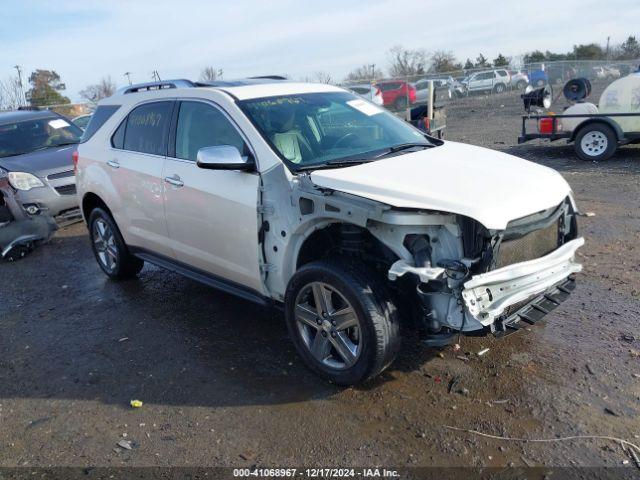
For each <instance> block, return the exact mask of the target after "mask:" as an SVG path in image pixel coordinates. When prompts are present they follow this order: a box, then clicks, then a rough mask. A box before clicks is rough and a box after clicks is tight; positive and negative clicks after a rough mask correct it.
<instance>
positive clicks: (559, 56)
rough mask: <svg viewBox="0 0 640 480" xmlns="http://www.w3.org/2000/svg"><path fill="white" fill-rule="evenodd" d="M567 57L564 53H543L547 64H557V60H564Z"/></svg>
mask: <svg viewBox="0 0 640 480" xmlns="http://www.w3.org/2000/svg"><path fill="white" fill-rule="evenodd" d="M567 57H568V55H567V54H566V53H553V52H550V51H549V50H547V51H546V52H544V59H545V60H547V61H549V62H557V61H559V60H566V59H567Z"/></svg>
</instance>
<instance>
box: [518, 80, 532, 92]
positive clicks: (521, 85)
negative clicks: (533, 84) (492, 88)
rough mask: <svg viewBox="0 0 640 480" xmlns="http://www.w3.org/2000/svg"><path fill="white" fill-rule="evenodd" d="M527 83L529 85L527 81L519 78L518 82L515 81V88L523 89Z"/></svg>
mask: <svg viewBox="0 0 640 480" xmlns="http://www.w3.org/2000/svg"><path fill="white" fill-rule="evenodd" d="M527 85H529V84H528V83H527V82H525V81H524V80H519V81H518V83H516V88H517V89H518V90H524V89H525V88H527Z"/></svg>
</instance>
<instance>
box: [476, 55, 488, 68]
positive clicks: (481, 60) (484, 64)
mask: <svg viewBox="0 0 640 480" xmlns="http://www.w3.org/2000/svg"><path fill="white" fill-rule="evenodd" d="M475 66H476V68H489V67H490V66H491V62H489V60H487V57H485V56H484V55H483V54H479V55H478V56H477V58H476V65H475Z"/></svg>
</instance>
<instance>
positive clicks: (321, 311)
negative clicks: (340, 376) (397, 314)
mask: <svg viewBox="0 0 640 480" xmlns="http://www.w3.org/2000/svg"><path fill="white" fill-rule="evenodd" d="M294 314H295V319H296V325H297V327H298V332H299V333H300V336H301V338H302V341H303V343H304V345H305V346H306V347H307V348H308V349H309V352H310V353H311V355H312V356H313V357H314V358H315V359H316V360H317V361H318V362H320V363H322V364H324V365H326V366H328V367H331V368H335V369H338V370H343V369H346V368H349V367H351V366H353V364H355V362H356V360H357V359H358V357H359V356H360V353H361V351H362V332H361V328H360V322H359V320H358V315H357V313H356V311H355V310H354V308H353V307H352V306H351V304H350V303H349V301H348V300H347V299H346V298H345V297H344V295H342V294H341V293H340V292H339V291H338V290H337V289H336V288H334V287H332V286H331V285H328V284H326V283H322V282H311V283H309V284H308V285H305V286H304V287H303V288H302V289H301V290H300V292H299V293H298V296H297V297H296V302H295V312H294Z"/></svg>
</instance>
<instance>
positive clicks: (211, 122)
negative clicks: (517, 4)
mask: <svg viewBox="0 0 640 480" xmlns="http://www.w3.org/2000/svg"><path fill="white" fill-rule="evenodd" d="M219 145H231V146H233V147H236V148H237V149H238V151H239V152H240V154H241V155H246V154H247V147H246V143H245V141H244V139H243V138H242V136H241V135H240V133H239V132H238V130H237V129H236V127H235V126H234V125H233V124H232V123H231V121H230V120H229V119H228V118H227V117H226V115H225V114H223V113H222V112H221V111H220V110H218V109H217V108H215V107H213V106H211V105H208V104H206V103H202V102H182V103H181V104H180V111H179V113H178V124H177V129H176V157H177V158H181V159H184V160H192V161H194V162H195V161H196V158H197V156H198V150H200V149H201V148H203V147H216V146H219Z"/></svg>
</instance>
